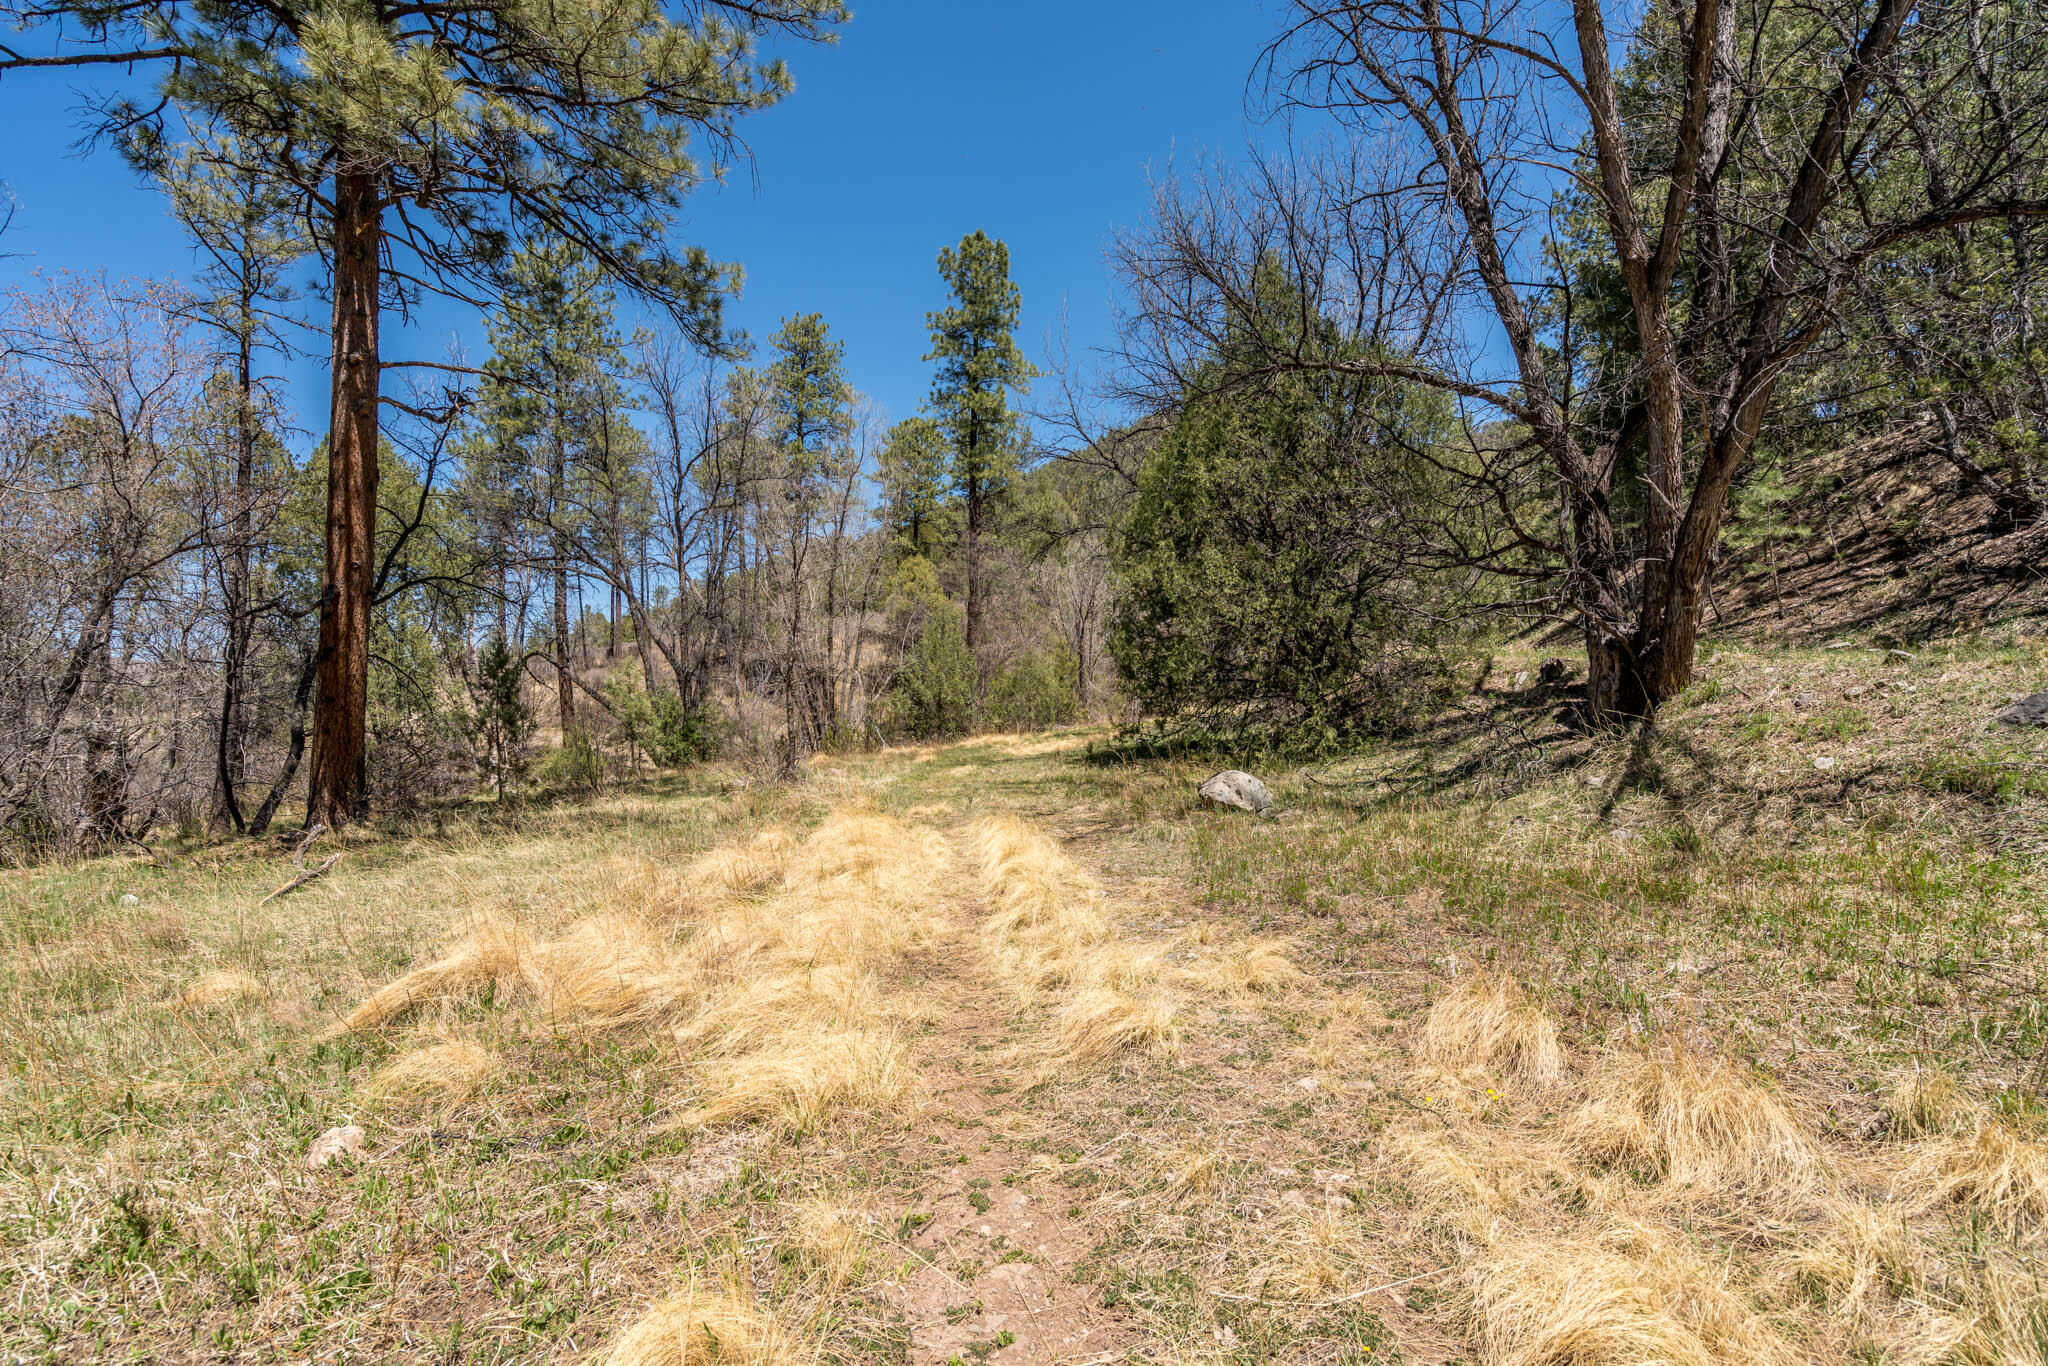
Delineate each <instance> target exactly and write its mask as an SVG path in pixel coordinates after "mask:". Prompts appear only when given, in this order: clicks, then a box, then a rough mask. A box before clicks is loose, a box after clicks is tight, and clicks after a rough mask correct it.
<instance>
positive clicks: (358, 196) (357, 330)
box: [306, 163, 384, 829]
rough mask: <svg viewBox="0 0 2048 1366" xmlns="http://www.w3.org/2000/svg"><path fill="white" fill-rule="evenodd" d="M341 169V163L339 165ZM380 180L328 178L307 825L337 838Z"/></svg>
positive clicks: (358, 635)
mask: <svg viewBox="0 0 2048 1366" xmlns="http://www.w3.org/2000/svg"><path fill="white" fill-rule="evenodd" d="M344 164H346V163H344ZM382 182H383V176H382V175H381V174H380V173H378V172H375V171H363V170H344V171H341V172H338V173H337V174H336V175H335V177H334V335H333V343H334V349H333V373H332V379H331V391H332V396H333V408H332V413H331V425H330V434H329V437H328V447H327V559H326V568H325V572H324V575H323V577H322V579H321V584H320V649H319V654H318V655H317V661H318V662H317V669H316V674H317V676H316V680H315V689H314V701H313V765H312V769H311V772H310V773H309V775H308V777H307V780H306V781H307V788H306V792H307V800H306V823H307V824H308V825H309V826H311V825H314V824H319V823H323V822H324V823H325V824H326V825H327V827H328V828H329V829H338V828H339V827H341V826H343V825H346V824H347V823H348V822H350V821H353V820H358V819H360V818H361V817H362V816H364V815H365V814H367V812H368V809H369V747H368V738H367V726H368V720H369V696H370V608H371V603H370V594H371V581H372V575H373V574H374V572H375V566H374V561H375V558H376V539H377V389H378V382H379V380H380V378H381V370H380V365H379V353H378V348H377V322H378V317H377V292H378V284H379V259H378V258H379V249H380V247H381V245H382V239H383V215H384V205H383V201H382V192H383V184H382Z"/></svg>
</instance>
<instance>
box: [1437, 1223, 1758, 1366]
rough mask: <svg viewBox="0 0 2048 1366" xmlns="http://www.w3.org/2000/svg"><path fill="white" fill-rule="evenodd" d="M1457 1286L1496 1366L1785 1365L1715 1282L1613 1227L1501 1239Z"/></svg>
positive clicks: (1663, 1246) (1681, 1256) (1644, 1232)
mask: <svg viewBox="0 0 2048 1366" xmlns="http://www.w3.org/2000/svg"><path fill="white" fill-rule="evenodd" d="M1467 1284H1468V1289H1469V1291H1470V1294H1471V1301H1472V1315H1473V1319H1474V1324H1475V1327H1476V1329H1477V1336H1478V1338H1479V1341H1480V1343H1481V1345H1482V1347H1483V1348H1484V1349H1485V1356H1486V1359H1487V1360H1488V1361H1489V1362H1494V1363H1497V1364H1498V1366H1751V1364H1754V1366H1780V1364H1781V1363H1782V1364H1784V1366H1789V1364H1790V1363H1791V1362H1792V1361H1794V1360H1796V1358H1795V1356H1794V1354H1793V1353H1792V1351H1791V1349H1790V1348H1789V1347H1788V1346H1787V1345H1786V1343H1785V1342H1784V1340H1783V1339H1782V1338H1780V1337H1779V1336H1778V1335H1777V1334H1776V1332H1774V1331H1773V1330H1772V1329H1771V1327H1770V1326H1769V1325H1768V1324H1767V1323H1765V1322H1764V1320H1762V1319H1761V1318H1759V1317H1758V1316H1757V1315H1756V1314H1755V1313H1754V1312H1752V1311H1751V1310H1750V1309H1749V1307H1748V1306H1747V1305H1746V1304H1745V1303H1744V1302H1743V1300H1742V1299H1741V1298H1740V1297H1739V1296H1738V1295H1736V1294H1735V1293H1733V1292H1732V1291H1731V1290H1730V1289H1729V1288H1728V1286H1727V1284H1726V1280H1725V1274H1723V1273H1717V1272H1715V1271H1713V1270H1710V1269H1709V1268H1707V1267H1706V1266H1704V1265H1702V1264H1701V1263H1700V1262H1699V1261H1698V1259H1697V1258H1695V1257H1693V1256H1691V1255H1690V1254H1688V1253H1686V1252H1684V1251H1682V1250H1680V1249H1678V1248H1676V1247H1674V1246H1673V1245H1671V1244H1669V1243H1667V1242H1665V1241H1663V1240H1662V1239H1660V1238H1658V1237H1657V1236H1656V1235H1654V1234H1653V1233H1651V1232H1650V1231H1649V1230H1648V1229H1645V1228H1642V1227H1640V1226H1635V1225H1624V1226H1621V1227H1619V1228H1616V1229H1612V1230H1609V1231H1607V1232H1606V1233H1605V1234H1604V1235H1603V1236H1597V1237H1591V1238H1588V1237H1585V1236H1576V1237H1566V1238H1521V1237H1517V1238H1512V1239H1504V1240H1502V1241H1501V1242H1499V1243H1498V1244H1496V1245H1495V1246H1493V1247H1491V1248H1489V1249H1488V1250H1487V1251H1486V1252H1485V1253H1484V1254H1483V1255H1482V1256H1480V1257H1479V1258H1477V1259H1476V1260H1475V1261H1474V1263H1473V1264H1472V1266H1471V1268H1470V1273H1469V1277H1468V1282H1467Z"/></svg>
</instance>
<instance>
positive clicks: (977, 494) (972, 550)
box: [966, 477, 986, 692]
mask: <svg viewBox="0 0 2048 1366" xmlns="http://www.w3.org/2000/svg"><path fill="white" fill-rule="evenodd" d="M984 501H986V500H985V499H984V498H983V497H982V494H981V480H979V479H977V478H972V477H970V478H969V479H968V480H967V544H966V551H967V653H968V654H969V655H970V656H971V657H972V658H973V660H974V666H975V671H976V677H977V680H978V679H979V676H980V669H981V513H982V506H981V505H982V503H983V502H984ZM975 686H976V691H977V692H979V690H980V684H979V682H978V681H977V683H976V685H975Z"/></svg>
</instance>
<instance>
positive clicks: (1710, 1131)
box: [1568, 1050, 1819, 1190]
mask: <svg viewBox="0 0 2048 1366" xmlns="http://www.w3.org/2000/svg"><path fill="white" fill-rule="evenodd" d="M1592 1086H1593V1091H1594V1099H1593V1100H1592V1101H1591V1103H1589V1104H1587V1105H1586V1106H1584V1107H1582V1108H1581V1109H1580V1110H1579V1112H1578V1113H1577V1115H1575V1116H1574V1117H1573V1119H1572V1122H1571V1125H1570V1127H1569V1132H1568V1140H1569V1141H1570V1142H1571V1143H1572V1144H1573V1145H1574V1146H1575V1147H1577V1148H1578V1149H1579V1150H1580V1151H1582V1152H1584V1153H1585V1154H1586V1155H1588V1156H1589V1157H1591V1158H1592V1159H1593V1160H1595V1161H1597V1162H1600V1163H1604V1164H1608V1165H1636V1166H1643V1167H1648V1168H1649V1169H1651V1170H1652V1171H1654V1172H1655V1173H1656V1174H1657V1175H1658V1176H1660V1177H1662V1178H1663V1179H1665V1180H1667V1181H1670V1182H1672V1183H1673V1184H1675V1185H1681V1186H1697V1187H1701V1188H1703V1189H1707V1190H1712V1189H1716V1188H1720V1187H1725V1186H1730V1185H1735V1186H1749V1185H1760V1186H1764V1187H1771V1188H1780V1189H1782V1188H1789V1187H1795V1186H1800V1185H1804V1184H1805V1183H1807V1182H1808V1181H1809V1180H1810V1179H1811V1178H1812V1177H1813V1176H1814V1175H1815V1174H1816V1169H1817V1166H1818V1163H1819V1157H1818V1154H1817V1153H1816V1151H1815V1148H1814V1143H1813V1140H1812V1138H1811V1137H1810V1136H1809V1135H1808V1133H1807V1131H1806V1128H1805V1126H1804V1125H1802V1124H1801V1123H1800V1122H1799V1121H1798V1119H1797V1118H1795V1117H1794V1116H1793V1114H1792V1112H1791V1111H1790V1110H1788V1109H1787V1108H1786V1107H1785V1103H1784V1102H1783V1101H1782V1100H1780V1099H1779V1098H1778V1097H1777V1096H1776V1095H1774V1094H1772V1093H1771V1092H1769V1091H1766V1090H1764V1089H1763V1088H1761V1087H1759V1086H1756V1085H1754V1084H1753V1083H1751V1082H1749V1081H1747V1080H1746V1079H1744V1078H1743V1077H1742V1076H1741V1075H1740V1074H1739V1073H1737V1072H1736V1070H1735V1069H1734V1068H1733V1067H1732V1066H1730V1065H1729V1064H1728V1063H1726V1062H1725V1061H1721V1060H1719V1059H1716V1060H1713V1061H1710V1062H1702V1061H1701V1060H1700V1059H1699V1058H1697V1057H1695V1056H1694V1055H1693V1054H1691V1053H1690V1052H1686V1051H1682V1050H1681V1051H1679V1052H1677V1053H1675V1054H1673V1055H1672V1056H1669V1057H1664V1058H1650V1057H1644V1058H1636V1059H1626V1058H1617V1059H1613V1060H1611V1061H1609V1062H1608V1063H1607V1064H1606V1066H1605V1068H1604V1069H1603V1070H1602V1071H1601V1072H1600V1073H1599V1074H1598V1075H1597V1076H1596V1077H1595V1078H1594V1079H1593V1083H1592Z"/></svg>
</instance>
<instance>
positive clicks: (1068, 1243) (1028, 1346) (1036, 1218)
mask: <svg viewBox="0 0 2048 1366" xmlns="http://www.w3.org/2000/svg"><path fill="white" fill-rule="evenodd" d="M954 833H955V838H954V840H953V841H952V842H953V844H954V846H955V850H956V855H957V856H958V858H959V860H960V865H961V869H967V868H971V867H973V865H974V858H973V854H972V851H971V850H969V849H966V848H964V847H962V845H963V841H962V840H961V839H960V838H959V832H954ZM951 871H953V872H955V873H956V874H957V873H959V872H960V869H955V870H951ZM953 885H954V887H955V888H956V889H957V891H956V893H955V894H954V895H951V896H949V897H948V898H947V903H948V913H949V915H950V916H951V917H952V918H953V919H954V921H955V924H956V929H957V937H956V939H955V941H954V942H953V943H951V944H949V945H948V946H947V947H946V949H945V950H944V952H943V955H942V961H941V962H938V963H935V964H934V965H933V966H934V967H935V968H936V969H938V972H939V976H940V980H941V981H942V982H943V987H942V988H941V989H940V990H941V996H942V999H943V1001H944V1010H945V1022H944V1023H943V1024H942V1025H941V1026H940V1027H938V1028H937V1029H934V1030H933V1031H932V1032H931V1033H930V1034H929V1035H928V1036H927V1037H925V1038H924V1039H923V1040H921V1041H920V1043H919V1046H918V1047H917V1049H916V1050H915V1057H916V1061H917V1065H918V1069H919V1071H920V1073H921V1074H922V1075H923V1077H924V1080H925V1084H926V1087H927V1088H928V1089H927V1095H926V1098H925V1103H924V1104H923V1105H922V1106H921V1107H920V1113H919V1115H918V1117H917V1119H916V1120H915V1121H914V1123H915V1125H916V1126H917V1127H919V1128H924V1127H928V1126H946V1127H950V1128H952V1129H953V1130H954V1131H955V1132H956V1133H957V1134H959V1135H960V1136H961V1138H962V1140H963V1148H964V1150H963V1151H961V1152H960V1153H959V1154H958V1157H957V1160H956V1161H954V1162H953V1163H952V1164H950V1165H949V1166H948V1167H946V1168H943V1169H941V1170H939V1171H937V1172H935V1173H934V1174H933V1176H932V1177H931V1178H929V1179H928V1180H927V1181H926V1182H925V1183H923V1185H922V1188H921V1189H920V1190H919V1191H918V1192H917V1193H916V1195H915V1196H914V1197H913V1198H904V1199H900V1200H897V1201H895V1202H892V1203H890V1204H889V1205H887V1206H885V1207H883V1208H882V1209H881V1210H879V1211H878V1213H879V1214H881V1215H882V1216H884V1218H885V1219H886V1222H887V1224H888V1225H889V1226H890V1227H891V1228H892V1229H894V1230H896V1231H897V1242H898V1245H899V1246H900V1247H902V1248H903V1249H904V1250H905V1251H906V1252H907V1253H908V1254H909V1260H910V1261H912V1262H913V1263H920V1264H921V1265H917V1268H916V1270H914V1271H912V1272H911V1273H910V1274H909V1275H907V1276H905V1277H904V1278H903V1279H902V1280H900V1281H899V1282H897V1283H895V1284H893V1285H890V1286H888V1287H887V1288H886V1289H885V1291H884V1292H883V1299H884V1300H885V1302H886V1303H888V1304H889V1305H890V1306H891V1307H892V1308H893V1309H894V1310H896V1311H897V1312H898V1313H900V1314H901V1315H902V1316H903V1319H904V1326H905V1327H906V1328H907V1329H908V1331H909V1334H910V1340H909V1344H908V1360H909V1361H910V1363H911V1364H912V1366H926V1364H927V1363H932V1364H933V1366H942V1364H943V1363H946V1362H949V1361H953V1360H956V1359H957V1360H962V1361H973V1360H976V1359H977V1358H983V1357H991V1356H995V1354H996V1353H1001V1355H1000V1356H999V1357H997V1358H996V1359H997V1360H1000V1361H1003V1362H1031V1363H1040V1362H1043V1363H1066V1364H1068V1366H1078V1364H1079V1363H1086V1362H1109V1361H1114V1360H1118V1359H1121V1358H1122V1357H1123V1355H1124V1352H1125V1351H1126V1349H1129V1348H1131V1347H1134V1346H1136V1345H1138V1344H1139V1343H1140V1342H1141V1341H1142V1340H1143V1336H1144V1335H1143V1333H1142V1332H1141V1331H1140V1329H1139V1327H1138V1326H1137V1324H1136V1323H1135V1322H1134V1321H1133V1316H1132V1314H1131V1313H1130V1312H1129V1310H1128V1309H1123V1308H1118V1307H1113V1306H1110V1305H1106V1304H1105V1303H1104V1301H1103V1293H1102V1288H1101V1287H1100V1286H1099V1285H1095V1284H1092V1283H1089V1282H1086V1281H1084V1280H1080V1279H1077V1278H1076V1275H1075V1272H1076V1270H1077V1269H1078V1268H1079V1267H1080V1265H1081V1263H1082V1261H1083V1259H1084V1258H1085V1257H1086V1256H1087V1254H1088V1253H1089V1251H1090V1250H1091V1248H1092V1247H1093V1246H1094V1245H1095V1243H1096V1242H1097V1240H1098V1238H1099V1230H1096V1229H1093V1228H1091V1227H1090V1226H1089V1224H1088V1223H1087V1222H1086V1221H1085V1219H1083V1218H1079V1217H1076V1216H1077V1214H1078V1213H1079V1209H1078V1207H1077V1206H1075V1205H1073V1204H1072V1201H1071V1198H1070V1197H1071V1194H1072V1193H1071V1191H1069V1190H1068V1189H1067V1188H1066V1187H1064V1186H1061V1185H1059V1184H1057V1181H1058V1177H1059V1175H1060V1173H1061V1171H1062V1164H1061V1162H1060V1160H1059V1159H1058V1158H1057V1157H1056V1156H1054V1155H1053V1152H1051V1151H1048V1149H1052V1148H1056V1147H1057V1138H1058V1136H1057V1134H1056V1133H1054V1132H1053V1130H1052V1129H1051V1127H1050V1126H1049V1125H1047V1124H1046V1123H1045V1121H1044V1120H1043V1118H1042V1117H1041V1116H1040V1115H1038V1114H1036V1113H1035V1112H1034V1110H1033V1109H1032V1107H1030V1106H1029V1105H1027V1104H1024V1103H1022V1102H1020V1099H1019V1097H1020V1096H1021V1095H1022V1094H1024V1091H1023V1086H1024V1085H1025V1084H1026V1083H1027V1082H1028V1080H1029V1079H1028V1078H1027V1077H1023V1076H1021V1075H1020V1074H1021V1073H1023V1072H1024V1071H1025V1070H1026V1069H1027V1067H1028V1066H1029V1060H1030V1057H1031V1055H1032V1053H1033V1052H1034V1041H1036V1040H1039V1039H1040V1038H1042V1035H1043V1033H1044V1031H1045V1027H1046V1020H1045V1016H1046V1013H1047V1012H1046V1010H1045V1008H1044V1007H1042V1006H1039V1007H1027V1006H1022V1005H1020V1004H1019V1001H1018V999H1017V996H1016V993H1015V992H1014V991H1013V990H1011V989H1010V988H1009V987H1008V986H1006V985H1004V984H1001V983H1000V982H998V981H997V980H995V978H994V976H993V975H992V970H993V967H994V965H993V964H992V963H991V962H990V961H989V957H988V954H987V952H986V950H985V949H984V948H983V946H982V945H981V944H980V943H979V942H978V940H979V936H980V934H981V931H982V927H983V925H984V922H985V921H986V920H987V919H988V916H989V914H990V910H991V907H990V905H989V903H988V901H987V900H986V899H985V898H984V897H983V896H981V895H979V894H978V893H979V889H978V887H977V885H976V882H975V879H974V878H973V877H971V876H959V877H957V879H956V880H955V881H954V883H953ZM905 1136H906V1137H909V1136H910V1135H909V1133H908V1132H907V1133H906V1135H905Z"/></svg>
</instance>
